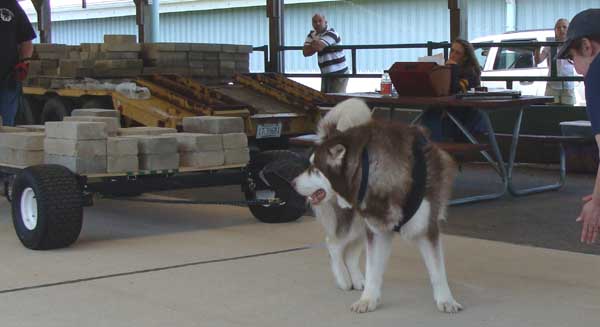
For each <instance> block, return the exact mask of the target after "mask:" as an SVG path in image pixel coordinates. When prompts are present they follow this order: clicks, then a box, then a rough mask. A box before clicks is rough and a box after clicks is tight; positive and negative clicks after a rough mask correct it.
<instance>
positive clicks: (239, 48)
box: [237, 44, 253, 53]
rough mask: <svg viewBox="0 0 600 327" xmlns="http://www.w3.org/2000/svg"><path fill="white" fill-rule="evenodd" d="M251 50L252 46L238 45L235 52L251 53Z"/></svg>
mask: <svg viewBox="0 0 600 327" xmlns="http://www.w3.org/2000/svg"><path fill="white" fill-rule="evenodd" d="M252 51H253V50H252V46H251V45H244V44H239V45H238V46H237V52H241V53H251V52H252Z"/></svg>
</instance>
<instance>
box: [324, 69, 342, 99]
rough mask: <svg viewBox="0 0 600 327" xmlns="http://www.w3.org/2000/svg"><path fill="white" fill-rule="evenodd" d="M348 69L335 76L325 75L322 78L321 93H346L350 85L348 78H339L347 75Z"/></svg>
mask: <svg viewBox="0 0 600 327" xmlns="http://www.w3.org/2000/svg"><path fill="white" fill-rule="evenodd" d="M346 72H348V68H346V69H345V70H343V71H341V72H338V73H334V74H323V77H322V78H321V92H323V93H346V86H347V85H348V78H347V77H337V76H339V75H343V74H346Z"/></svg>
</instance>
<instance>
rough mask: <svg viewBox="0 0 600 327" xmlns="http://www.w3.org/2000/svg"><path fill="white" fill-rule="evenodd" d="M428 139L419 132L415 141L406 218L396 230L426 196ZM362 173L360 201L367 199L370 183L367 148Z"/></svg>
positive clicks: (396, 227)
mask: <svg viewBox="0 0 600 327" xmlns="http://www.w3.org/2000/svg"><path fill="white" fill-rule="evenodd" d="M427 143H428V141H427V139H426V138H425V137H424V136H423V135H421V134H419V135H418V136H417V139H416V140H415V142H414V143H413V157H414V165H413V170H412V185H411V187H410V193H409V194H408V197H407V198H406V203H405V204H404V206H403V207H402V215H403V217H404V220H402V221H401V222H399V223H398V225H396V226H394V231H395V232H399V231H400V228H402V226H404V224H406V223H407V222H408V221H409V220H410V219H411V218H412V217H413V216H414V215H415V213H416V212H417V210H418V209H419V206H420V205H421V202H423V197H425V186H426V184H427V163H426V162H425V152H424V148H425V146H426V145H427ZM361 159H362V167H361V170H362V174H361V178H360V187H359V189H358V203H361V202H362V201H363V200H364V199H365V195H366V193H367V185H368V183H369V151H367V148H366V147H365V149H364V150H363V152H362V156H361Z"/></svg>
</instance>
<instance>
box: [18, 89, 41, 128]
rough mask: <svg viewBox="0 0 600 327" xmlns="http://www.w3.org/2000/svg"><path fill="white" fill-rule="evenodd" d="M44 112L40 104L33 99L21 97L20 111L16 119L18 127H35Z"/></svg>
mask: <svg viewBox="0 0 600 327" xmlns="http://www.w3.org/2000/svg"><path fill="white" fill-rule="evenodd" d="M41 111H42V106H41V104H40V102H39V101H38V100H36V99H32V98H31V97H27V96H21V98H20V99H19V109H18V110H17V116H16V117H15V123H16V125H35V124H37V123H38V122H39V115H40V112H41Z"/></svg>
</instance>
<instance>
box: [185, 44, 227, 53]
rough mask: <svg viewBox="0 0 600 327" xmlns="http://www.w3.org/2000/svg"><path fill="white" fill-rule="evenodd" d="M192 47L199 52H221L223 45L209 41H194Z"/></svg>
mask: <svg viewBox="0 0 600 327" xmlns="http://www.w3.org/2000/svg"><path fill="white" fill-rule="evenodd" d="M190 49H191V51H198V52H221V45H220V44H209V43H192V44H191V47H190Z"/></svg>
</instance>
